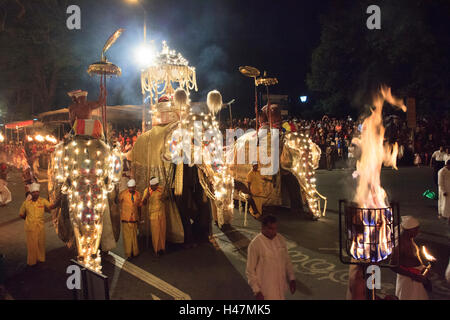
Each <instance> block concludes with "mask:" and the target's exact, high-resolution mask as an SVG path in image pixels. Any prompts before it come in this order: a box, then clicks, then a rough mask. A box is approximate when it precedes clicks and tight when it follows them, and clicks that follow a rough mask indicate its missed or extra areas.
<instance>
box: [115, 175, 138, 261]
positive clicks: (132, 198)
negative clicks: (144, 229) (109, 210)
mask: <svg viewBox="0 0 450 320" xmlns="http://www.w3.org/2000/svg"><path fill="white" fill-rule="evenodd" d="M127 186H128V190H123V191H122V192H121V193H120V195H119V203H120V220H121V221H122V234H123V248H124V251H125V256H126V257H127V259H131V258H132V257H137V256H138V255H139V247H138V241H137V230H138V223H139V222H140V221H141V194H140V193H139V192H138V191H136V181H135V180H133V179H131V180H130V181H128V183H127Z"/></svg>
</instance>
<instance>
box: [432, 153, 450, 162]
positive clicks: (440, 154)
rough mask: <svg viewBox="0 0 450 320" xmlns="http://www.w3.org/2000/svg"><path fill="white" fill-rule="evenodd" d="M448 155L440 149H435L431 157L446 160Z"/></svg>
mask: <svg viewBox="0 0 450 320" xmlns="http://www.w3.org/2000/svg"><path fill="white" fill-rule="evenodd" d="M446 156H447V153H445V152H441V151H440V150H438V151H435V152H434V153H433V155H432V156H431V158H434V159H435V160H436V161H445V157H446Z"/></svg>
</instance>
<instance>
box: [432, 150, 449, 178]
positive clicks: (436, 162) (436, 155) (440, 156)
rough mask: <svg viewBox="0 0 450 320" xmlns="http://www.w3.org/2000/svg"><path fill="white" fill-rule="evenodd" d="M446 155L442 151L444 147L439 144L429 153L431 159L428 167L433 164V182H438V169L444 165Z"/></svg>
mask: <svg viewBox="0 0 450 320" xmlns="http://www.w3.org/2000/svg"><path fill="white" fill-rule="evenodd" d="M446 156H447V153H446V152H445V151H444V147H443V146H440V147H439V150H437V151H435V152H433V154H432V155H431V161H430V167H431V166H433V168H434V176H433V177H434V183H435V184H436V185H437V184H438V171H439V170H441V169H442V167H444V164H445V160H446V159H445V158H446Z"/></svg>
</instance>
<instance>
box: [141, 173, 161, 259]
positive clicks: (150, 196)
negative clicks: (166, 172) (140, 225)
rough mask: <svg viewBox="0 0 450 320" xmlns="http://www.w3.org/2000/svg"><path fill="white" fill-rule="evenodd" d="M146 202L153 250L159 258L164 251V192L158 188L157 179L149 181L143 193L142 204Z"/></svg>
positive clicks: (153, 178)
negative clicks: (148, 185)
mask: <svg viewBox="0 0 450 320" xmlns="http://www.w3.org/2000/svg"><path fill="white" fill-rule="evenodd" d="M147 201H148V211H149V215H150V229H151V232H152V244H153V250H155V254H156V255H157V256H160V255H162V254H164V252H165V250H166V212H165V210H166V206H165V197H164V190H163V188H162V187H160V186H159V179H158V178H157V177H152V178H151V179H150V187H149V188H147V189H145V191H144V194H143V196H142V204H144V205H145V204H147Z"/></svg>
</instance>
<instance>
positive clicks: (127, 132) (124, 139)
mask: <svg viewBox="0 0 450 320" xmlns="http://www.w3.org/2000/svg"><path fill="white" fill-rule="evenodd" d="M141 133H142V131H141V130H140V129H136V128H127V129H121V130H119V129H118V130H116V129H114V130H112V131H111V134H110V141H112V142H113V143H114V144H117V143H119V144H120V148H121V151H122V152H123V153H127V152H129V151H130V150H131V149H132V148H133V146H134V144H135V143H136V140H137V138H138V137H139V136H140V135H141Z"/></svg>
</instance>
